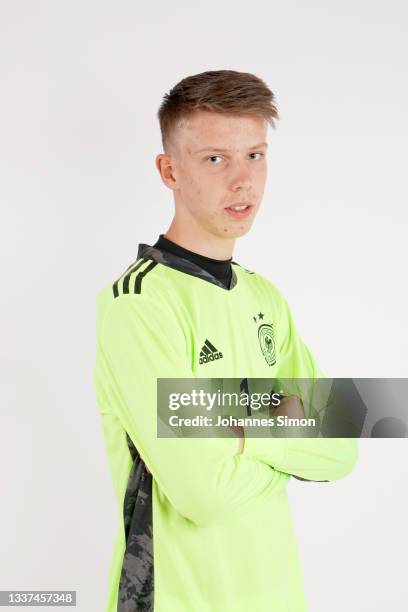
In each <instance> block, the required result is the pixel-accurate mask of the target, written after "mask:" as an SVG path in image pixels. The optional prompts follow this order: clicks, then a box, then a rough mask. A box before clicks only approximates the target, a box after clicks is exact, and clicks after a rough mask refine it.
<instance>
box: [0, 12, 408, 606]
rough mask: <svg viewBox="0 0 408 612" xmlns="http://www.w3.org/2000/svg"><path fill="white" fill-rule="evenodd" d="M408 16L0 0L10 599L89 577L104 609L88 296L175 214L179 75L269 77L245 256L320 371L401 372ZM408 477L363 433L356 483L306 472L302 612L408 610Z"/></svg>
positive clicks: (109, 538) (4, 526)
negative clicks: (260, 182)
mask: <svg viewBox="0 0 408 612" xmlns="http://www.w3.org/2000/svg"><path fill="white" fill-rule="evenodd" d="M407 13H408V9H407V5H406V3H404V2H402V1H401V2H397V1H392V0H391V1H387V2H386V1H385V0H383V1H382V2H372V1H363V0H353V1H351V0H343V1H341V2H340V1H334V2H331V1H327V0H326V1H323V0H322V1H309V2H306V1H304V2H301V1H298V2H295V1H293V0H285V2H271V1H269V2H266V1H263V2H255V3H254V2H251V3H248V2H242V1H238V0H234V1H233V2H232V1H231V0H229V1H224V2H221V1H218V2H214V1H212V0H207V1H206V2H197V1H196V2H186V1H184V2H172V3H167V2H166V3H165V2H154V3H153V2H152V3H147V4H144V3H137V2H135V1H134V2H130V1H122V2H114V1H113V0H110V1H103V0H102V1H101V0H100V1H98V2H96V1H91V0H81V2H79V1H78V0H70V1H69V2H68V1H57V2H56V1H55V0H54V1H51V0H48V1H44V0H43V1H41V0H37V1H36V2H31V1H28V0H26V1H22V0H13V2H2V3H1V8H0V41H1V53H0V69H1V96H0V190H1V192H0V198H1V209H2V220H1V236H0V249H1V255H2V299H1V313H0V314H1V324H2V331H1V338H2V342H1V364H0V365H1V398H2V401H1V436H2V437H1V456H0V460H1V466H2V470H1V473H2V481H1V485H2V503H1V510H0V512H1V520H0V541H1V551H2V552H1V567H0V588H1V589H76V590H77V592H78V607H77V609H78V610H79V611H80V612H94V611H95V612H99V611H101V610H103V609H104V606H105V599H106V583H107V570H108V565H109V562H110V556H111V551H112V546H113V538H114V535H115V533H114V532H115V527H116V508H115V501H114V495H113V489H112V485H111V482H110V477H109V473H108V467H107V463H106V459H105V451H104V448H103V440H102V432H101V429H100V420H99V416H98V414H97V409H96V403H95V396H94V390H93V386H92V367H93V358H94V350H95V348H94V343H95V338H94V335H95V334H94V306H95V304H94V301H95V295H96V293H97V291H99V290H100V289H101V288H102V287H103V286H104V285H105V284H107V283H109V282H110V281H111V280H114V279H115V278H116V277H117V276H118V275H119V274H121V273H122V272H123V271H124V269H125V268H126V267H127V266H128V265H129V264H130V263H131V262H132V261H133V260H134V259H135V257H136V254H137V248H138V244H139V243H140V242H145V243H148V244H153V242H154V241H155V240H156V239H157V237H158V235H159V233H163V232H165V231H166V230H167V228H168V226H169V224H170V221H171V217H172V212H173V199H172V193H171V192H170V191H169V190H167V189H166V187H164V185H163V184H162V183H161V181H160V179H159V175H158V173H157V170H156V168H155V166H154V157H155V155H156V154H157V153H159V152H161V142H160V132H159V126H158V121H157V118H156V112H157V109H158V107H159V104H160V102H161V98H162V96H163V95H164V93H165V92H167V91H168V90H169V89H170V88H171V87H172V86H173V85H175V84H176V83H177V82H178V81H179V80H180V79H181V78H183V77H185V76H188V75H190V74H196V73H198V72H202V71H204V70H218V69H223V68H228V69H234V70H241V71H248V72H253V73H255V74H256V75H257V76H259V77H261V78H262V79H264V80H265V82H266V83H267V84H268V85H269V87H270V88H271V89H272V90H273V91H274V93H275V95H276V98H277V104H278V108H279V112H280V116H281V120H280V121H279V122H278V127H277V129H276V130H272V129H270V132H269V139H268V140H269V143H270V146H269V149H270V150H269V154H268V156H269V157H268V159H269V175H268V184H267V188H266V191H265V195H264V199H263V203H262V208H261V211H260V212H259V216H258V218H257V219H256V221H255V223H254V225H253V228H252V230H251V232H250V233H249V234H248V235H246V236H245V237H243V238H242V239H241V240H239V241H238V242H237V245H236V249H235V251H234V259H235V260H236V261H238V262H239V263H241V264H242V265H244V266H245V267H247V268H249V269H252V270H255V271H257V272H260V273H261V274H264V275H265V276H267V277H268V278H269V279H270V280H271V281H272V282H273V283H274V284H276V286H277V287H278V288H279V289H280V290H281V291H282V292H283V294H284V295H285V296H286V297H287V299H288V301H289V303H290V305H291V308H292V312H293V314H294V317H295V321H296V322H297V326H298V329H299V332H300V334H301V336H302V337H303V339H304V340H305V342H306V343H307V344H308V345H309V346H310V348H311V350H312V352H313V354H314V356H315V357H316V359H317V361H318V362H319V364H320V365H321V367H322V368H323V370H324V371H325V372H326V374H327V375H329V376H339V377H340V376H343V377H349V376H350V377H406V376H407V373H408V367H407V364H408V359H407V325H406V313H407V310H408V297H407V288H406V263H407V244H406V242H407V240H406V230H407V221H408V215H407V190H406V165H407V140H408V129H407V128H408V122H407V108H408V95H407V79H406V75H407V68H408V67H407V57H408V48H407V47H408V45H407V25H408V18H407V17H408V14H407ZM407 476H408V468H407V443H406V439H405V440H404V439H400V440H380V439H376V440H373V439H369V440H360V459H359V463H358V465H357V467H356V468H355V470H354V471H353V473H352V474H350V475H349V476H348V477H347V478H345V479H344V480H342V481H339V482H334V483H325V484H321V485H320V484H313V483H303V482H300V481H296V480H293V479H292V480H291V482H290V484H289V493H290V497H291V501H292V508H293V514H294V518H295V522H296V531H297V534H298V541H299V549H300V554H301V560H302V567H303V572H304V579H305V588H306V594H307V598H308V602H309V607H310V612H327V611H328V610H330V612H343V611H344V610H345V609H350V610H353V611H354V610H355V611H357V610H358V611H359V612H363V611H367V612H368V611H370V612H383V611H384V610H392V611H393V612H399V611H402V610H405V609H406V605H407V600H408V591H407V580H406V551H407V544H408V537H407V516H408V512H407V511H408V504H407V492H406V487H407V484H406V483H407ZM13 609H15V608H13ZM254 612H255V611H254Z"/></svg>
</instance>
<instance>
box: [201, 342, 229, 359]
mask: <svg viewBox="0 0 408 612" xmlns="http://www.w3.org/2000/svg"><path fill="white" fill-rule="evenodd" d="M222 357H223V355H222V353H221V352H220V351H219V350H218V349H216V348H215V346H214V345H213V344H211V342H210V341H209V340H208V339H207V340H206V341H205V342H204V344H203V346H202V349H201V351H200V364H202V363H208V362H209V361H216V360H217V359H222Z"/></svg>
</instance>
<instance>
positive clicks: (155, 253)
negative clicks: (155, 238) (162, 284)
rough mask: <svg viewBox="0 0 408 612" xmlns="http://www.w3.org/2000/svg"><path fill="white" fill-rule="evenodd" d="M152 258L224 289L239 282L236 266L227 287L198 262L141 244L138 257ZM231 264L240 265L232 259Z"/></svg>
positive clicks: (232, 286) (229, 288) (230, 287)
mask: <svg viewBox="0 0 408 612" xmlns="http://www.w3.org/2000/svg"><path fill="white" fill-rule="evenodd" d="M140 258H143V259H146V260H147V259H151V260H153V261H157V262H158V263H161V264H163V265H164V266H168V267H169V268H173V269H174V270H179V272H185V273H186V274H190V275H191V276H197V277H198V278H202V279H203V280H206V281H208V282H209V283H212V284H213V285H218V287H221V288H222V289H225V290H226V291H230V290H231V289H233V288H234V287H235V285H236V284H237V275H236V274H235V271H234V268H232V275H231V282H230V286H229V287H228V288H227V287H225V285H223V284H222V283H221V282H220V281H219V280H218V279H217V278H216V277H215V276H213V275H212V274H210V273H209V272H208V271H207V270H204V269H203V268H201V267H200V266H198V265H197V264H195V263H193V262H192V261H189V260H188V259H184V257H179V256H178V255H175V254H174V253H169V252H168V251H165V250H164V249H159V248H157V247H154V246H150V245H148V244H143V243H141V244H139V249H138V252H137V259H140ZM231 264H235V265H237V266H238V265H239V264H238V263H237V262H236V261H231Z"/></svg>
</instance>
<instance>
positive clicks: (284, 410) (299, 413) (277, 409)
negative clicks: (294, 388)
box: [269, 395, 306, 419]
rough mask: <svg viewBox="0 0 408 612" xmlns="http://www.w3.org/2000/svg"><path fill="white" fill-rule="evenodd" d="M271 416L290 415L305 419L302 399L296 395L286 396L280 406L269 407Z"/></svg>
mask: <svg viewBox="0 0 408 612" xmlns="http://www.w3.org/2000/svg"><path fill="white" fill-rule="evenodd" d="M269 416H270V417H277V416H288V417H290V418H294V419H304V418H305V416H306V415H305V411H304V409H303V404H302V402H301V400H300V399H299V398H298V397H297V396H296V395H289V396H288V397H284V398H283V399H282V400H281V402H280V404H279V405H278V406H272V405H271V406H270V407H269Z"/></svg>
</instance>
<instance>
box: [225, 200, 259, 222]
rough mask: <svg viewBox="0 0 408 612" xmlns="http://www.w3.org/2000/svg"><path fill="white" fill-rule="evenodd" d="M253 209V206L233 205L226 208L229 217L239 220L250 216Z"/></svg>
mask: <svg viewBox="0 0 408 612" xmlns="http://www.w3.org/2000/svg"><path fill="white" fill-rule="evenodd" d="M252 209H253V204H233V205H231V206H228V207H226V208H225V210H226V211H227V213H228V214H229V215H231V216H232V217H236V218H238V219H240V218H241V217H246V216H248V215H249V214H250V213H251V212H252Z"/></svg>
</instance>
